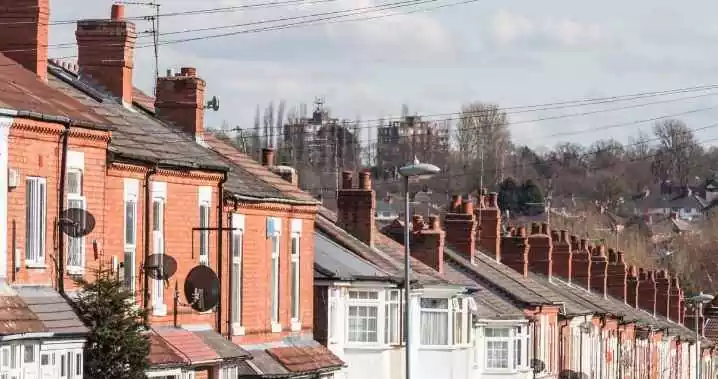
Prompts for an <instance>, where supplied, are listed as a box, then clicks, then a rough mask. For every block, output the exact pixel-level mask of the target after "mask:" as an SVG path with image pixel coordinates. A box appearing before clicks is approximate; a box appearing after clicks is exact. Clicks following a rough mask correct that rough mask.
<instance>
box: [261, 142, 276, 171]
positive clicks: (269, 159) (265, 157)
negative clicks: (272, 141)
mask: <svg viewBox="0 0 718 379" xmlns="http://www.w3.org/2000/svg"><path fill="white" fill-rule="evenodd" d="M262 166H264V167H272V166H274V150H272V149H270V148H268V147H265V148H262Z"/></svg>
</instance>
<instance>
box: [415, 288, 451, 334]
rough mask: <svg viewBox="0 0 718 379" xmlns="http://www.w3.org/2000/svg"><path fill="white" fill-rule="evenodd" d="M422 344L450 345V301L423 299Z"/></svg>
mask: <svg viewBox="0 0 718 379" xmlns="http://www.w3.org/2000/svg"><path fill="white" fill-rule="evenodd" d="M421 344H422V345H430V346H432V345H448V344H449V299H445V298H422V299H421Z"/></svg>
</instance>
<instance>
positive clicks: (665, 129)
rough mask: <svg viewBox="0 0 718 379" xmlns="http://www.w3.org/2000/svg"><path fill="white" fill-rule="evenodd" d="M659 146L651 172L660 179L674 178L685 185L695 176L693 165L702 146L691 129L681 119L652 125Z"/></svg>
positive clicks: (699, 154) (701, 151)
mask: <svg viewBox="0 0 718 379" xmlns="http://www.w3.org/2000/svg"><path fill="white" fill-rule="evenodd" d="M653 134H655V135H656V138H658V140H659V147H658V150H657V152H656V157H655V159H654V162H653V172H654V175H655V176H658V177H659V178H660V179H662V180H670V179H673V180H675V181H676V182H677V183H678V184H680V185H687V184H689V181H690V180H691V179H692V178H693V177H694V176H695V175H694V173H695V170H694V167H695V165H696V163H697V162H698V159H699V157H700V156H701V155H702V154H703V148H702V147H701V146H700V145H699V144H698V142H697V141H696V138H695V135H694V134H693V130H692V129H690V128H689V127H688V126H687V125H686V124H685V123H684V122H683V121H680V120H666V121H663V122H659V123H657V124H656V125H655V126H654V127H653Z"/></svg>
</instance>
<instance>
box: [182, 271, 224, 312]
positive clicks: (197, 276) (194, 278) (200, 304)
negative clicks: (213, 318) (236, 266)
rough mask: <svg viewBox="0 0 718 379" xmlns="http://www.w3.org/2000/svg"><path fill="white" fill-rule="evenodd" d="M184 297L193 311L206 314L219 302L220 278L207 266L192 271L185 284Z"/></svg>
mask: <svg viewBox="0 0 718 379" xmlns="http://www.w3.org/2000/svg"><path fill="white" fill-rule="evenodd" d="M184 296H185V298H186V299H187V302H188V303H189V304H190V306H191V307H192V309H194V310H195V311H197V312H206V311H208V310H210V309H212V308H214V306H215V305H217V302H218V301H219V278H218V277H217V274H216V273H215V272H214V271H212V269H211V268H209V267H208V266H205V265H199V266H195V267H194V268H193V269H192V270H190V272H189V274H188V275H187V279H185V282H184Z"/></svg>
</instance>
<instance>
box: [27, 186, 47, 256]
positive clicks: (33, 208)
mask: <svg viewBox="0 0 718 379" xmlns="http://www.w3.org/2000/svg"><path fill="white" fill-rule="evenodd" d="M25 184H26V187H25V188H26V189H25V259H26V260H27V263H30V264H43V263H44V262H45V227H46V225H47V184H46V182H45V178H27V180H26V181H25Z"/></svg>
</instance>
